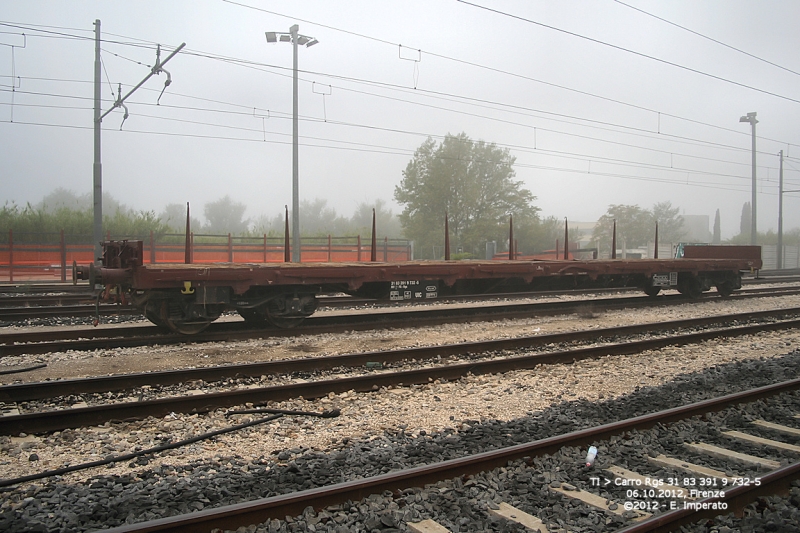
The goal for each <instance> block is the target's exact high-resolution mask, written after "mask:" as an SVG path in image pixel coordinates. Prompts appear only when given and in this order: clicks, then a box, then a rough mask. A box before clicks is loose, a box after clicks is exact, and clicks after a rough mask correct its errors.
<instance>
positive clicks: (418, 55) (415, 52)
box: [397, 44, 422, 89]
mask: <svg viewBox="0 0 800 533" xmlns="http://www.w3.org/2000/svg"><path fill="white" fill-rule="evenodd" d="M403 49H405V50H406V52H405V57H404V55H403ZM397 57H398V58H400V59H402V60H404V61H413V62H414V88H415V89H416V88H417V84H418V83H419V63H420V61H422V50H420V49H417V48H409V47H408V46H403V45H402V44H398V45H397Z"/></svg>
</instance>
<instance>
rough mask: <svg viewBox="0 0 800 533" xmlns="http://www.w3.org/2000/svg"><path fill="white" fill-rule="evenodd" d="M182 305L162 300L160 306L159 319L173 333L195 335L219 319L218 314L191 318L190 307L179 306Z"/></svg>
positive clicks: (176, 301) (173, 301) (177, 301)
mask: <svg viewBox="0 0 800 533" xmlns="http://www.w3.org/2000/svg"><path fill="white" fill-rule="evenodd" d="M182 303H183V302H181V301H179V300H163V301H162V302H161V306H160V315H159V318H160V319H161V320H162V321H163V323H164V325H165V326H166V327H168V328H169V329H170V330H171V331H174V332H175V333H180V334H182V335H197V334H198V333H200V332H201V331H203V330H205V329H206V328H207V327H208V326H209V325H210V324H211V323H212V322H213V321H214V320H216V319H217V318H219V314H213V315H211V316H202V317H201V316H192V313H191V306H190V305H181V304H182Z"/></svg>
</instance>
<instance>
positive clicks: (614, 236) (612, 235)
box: [611, 219, 617, 259]
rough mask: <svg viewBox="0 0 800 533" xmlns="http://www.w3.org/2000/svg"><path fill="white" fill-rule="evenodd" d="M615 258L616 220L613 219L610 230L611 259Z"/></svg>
mask: <svg viewBox="0 0 800 533" xmlns="http://www.w3.org/2000/svg"><path fill="white" fill-rule="evenodd" d="M616 258H617V221H616V219H614V229H613V230H612V231H611V259H616Z"/></svg>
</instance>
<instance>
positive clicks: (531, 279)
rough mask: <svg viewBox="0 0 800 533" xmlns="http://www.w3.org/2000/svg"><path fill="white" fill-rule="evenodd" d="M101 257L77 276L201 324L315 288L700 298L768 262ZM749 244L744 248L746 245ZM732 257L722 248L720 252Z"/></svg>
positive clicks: (713, 256)
mask: <svg viewBox="0 0 800 533" xmlns="http://www.w3.org/2000/svg"><path fill="white" fill-rule="evenodd" d="M103 248H104V253H103V261H102V266H100V267H98V268H95V267H94V266H93V265H91V266H76V267H75V268H74V269H73V271H74V272H75V275H74V276H75V280H78V279H82V280H89V281H90V283H92V284H101V285H105V286H106V291H105V294H114V295H116V297H117V298H119V299H121V300H122V301H124V302H126V303H129V304H132V305H134V306H136V307H137V308H139V309H140V310H141V311H142V313H143V314H144V315H145V316H146V317H147V318H148V319H149V320H150V321H152V322H153V323H155V324H157V325H160V326H163V327H166V328H169V329H171V330H173V331H176V332H179V333H185V334H193V333H199V332H200V331H202V330H203V329H205V328H206V327H207V326H208V325H209V324H210V323H211V322H213V321H214V320H216V319H217V318H218V317H219V316H220V314H222V313H223V312H224V311H226V310H236V311H237V312H238V313H239V314H240V315H241V316H242V317H244V319H245V320H247V321H251V322H254V323H270V324H272V325H274V326H277V327H291V326H294V325H296V324H298V323H300V322H301V321H302V320H303V319H304V318H306V317H308V316H310V315H312V314H313V313H314V311H315V310H316V308H317V296H318V295H321V294H331V293H347V294H351V295H354V296H362V297H371V298H378V299H388V300H412V299H433V298H438V297H440V296H446V295H451V294H482V293H487V292H500V291H515V290H516V291H520V290H527V291H531V290H545V289H557V288H592V287H638V288H641V289H642V290H643V291H644V292H645V293H647V294H648V295H650V296H655V295H657V294H658V293H659V291H661V289H666V288H673V289H677V290H678V291H680V292H681V293H683V294H685V295H687V296H689V297H693V298H696V297H698V296H699V295H700V294H701V293H702V292H704V291H707V290H710V289H711V287H716V289H717V291H718V292H719V293H720V294H721V295H723V296H726V295H729V294H730V293H731V292H733V291H734V290H736V289H738V288H740V287H741V274H742V272H750V271H753V270H758V269H760V268H761V254H760V247H757V246H755V247H735V248H733V247H732V248H731V249H730V250H729V251H728V252H720V251H719V250H718V249H716V248H714V249H712V250H709V251H707V252H706V255H705V256H703V251H702V250H701V249H700V248H699V247H698V248H697V249H695V250H693V258H691V259H689V258H678V259H611V260H552V261H551V260H533V261H517V260H509V261H408V262H400V263H383V262H368V263H272V264H264V263H259V264H250V263H215V264H170V265H166V264H163V265H145V264H143V261H142V243H141V242H139V241H110V242H106V243H104V245H103ZM743 248H744V249H743ZM726 253H727V255H729V257H720V255H725V254H726Z"/></svg>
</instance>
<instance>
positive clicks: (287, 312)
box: [262, 294, 317, 329]
mask: <svg viewBox="0 0 800 533" xmlns="http://www.w3.org/2000/svg"><path fill="white" fill-rule="evenodd" d="M262 309H263V313H264V316H265V317H266V319H267V321H268V322H269V323H270V324H272V325H273V326H275V327H276V328H281V329H290V328H294V327H296V326H299V325H300V324H302V323H303V321H304V320H305V319H306V318H307V317H309V316H311V315H312V314H314V311H316V310H317V299H316V297H315V296H314V295H313V294H310V295H309V294H305V295H296V294H295V295H290V294H281V295H280V296H278V297H277V298H274V299H272V300H270V301H269V302H268V303H267V304H266V305H265V306H264V307H263V308H262Z"/></svg>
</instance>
